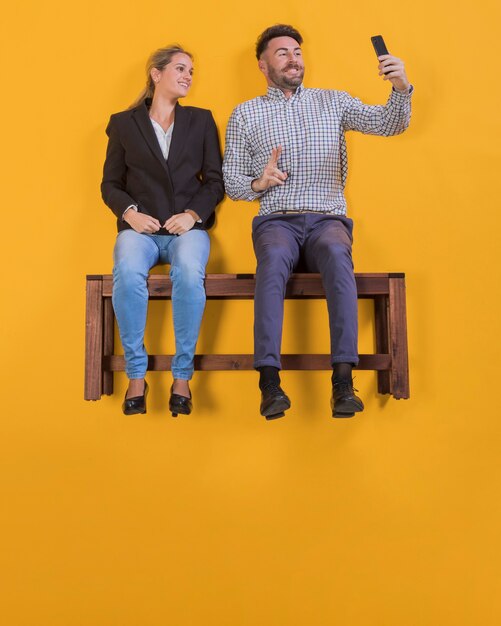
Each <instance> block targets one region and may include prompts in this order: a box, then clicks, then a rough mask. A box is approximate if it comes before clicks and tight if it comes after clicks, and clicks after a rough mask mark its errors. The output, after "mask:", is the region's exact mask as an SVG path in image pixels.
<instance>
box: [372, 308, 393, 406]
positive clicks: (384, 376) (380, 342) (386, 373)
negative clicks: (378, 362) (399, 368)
mask: <svg viewBox="0 0 501 626" xmlns="http://www.w3.org/2000/svg"><path fill="white" fill-rule="evenodd" d="M374 314H375V318H376V319H375V329H376V352H377V353H378V354H390V335H389V330H388V296H376V297H375V298H374ZM390 379H391V372H390V370H379V371H378V373H377V390H378V393H382V394H386V393H391V381H390Z"/></svg>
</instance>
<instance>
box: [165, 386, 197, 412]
mask: <svg viewBox="0 0 501 626" xmlns="http://www.w3.org/2000/svg"><path fill="white" fill-rule="evenodd" d="M192 409H193V402H192V401H191V392H190V397H189V398H187V397H186V396H180V395H179V394H178V393H174V392H173V391H172V386H171V388H170V398H169V411H170V412H171V413H172V417H177V416H178V414H179V413H181V415H189V414H190V413H191V411H192Z"/></svg>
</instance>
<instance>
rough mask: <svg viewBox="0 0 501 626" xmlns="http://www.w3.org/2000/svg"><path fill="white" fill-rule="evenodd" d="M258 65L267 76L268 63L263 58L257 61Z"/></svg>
mask: <svg viewBox="0 0 501 626" xmlns="http://www.w3.org/2000/svg"><path fill="white" fill-rule="evenodd" d="M257 66H258V68H259V69H260V70H261V72H263V74H264V75H265V76H266V63H265V62H264V61H263V60H262V59H259V61H258V62H257Z"/></svg>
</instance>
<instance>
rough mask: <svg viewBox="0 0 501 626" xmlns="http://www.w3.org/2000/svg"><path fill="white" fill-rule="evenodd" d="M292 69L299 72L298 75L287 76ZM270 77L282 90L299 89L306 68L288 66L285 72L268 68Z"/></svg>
mask: <svg viewBox="0 0 501 626" xmlns="http://www.w3.org/2000/svg"><path fill="white" fill-rule="evenodd" d="M292 67H294V68H297V69H298V70H299V72H298V74H296V76H291V77H289V76H286V75H285V74H284V72H287V71H288V70H290V69H291V68H292ZM268 75H269V77H270V79H271V80H272V81H273V83H274V84H275V85H276V86H277V87H279V88H280V89H297V87H299V85H300V84H301V83H302V82H303V76H304V68H300V67H299V66H298V65H288V66H287V67H286V68H285V69H284V70H280V71H277V70H274V69H272V68H268Z"/></svg>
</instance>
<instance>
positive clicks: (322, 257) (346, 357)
mask: <svg viewBox="0 0 501 626" xmlns="http://www.w3.org/2000/svg"><path fill="white" fill-rule="evenodd" d="M351 243H352V239H351V220H348V219H346V218H345V219H343V220H341V219H333V218H332V217H328V216H322V217H320V216H319V217H317V216H313V218H311V229H310V230H309V231H308V235H307V238H306V241H305V246H304V251H305V259H306V263H307V266H308V269H309V270H310V271H315V272H320V274H321V276H322V283H323V286H324V289H325V294H326V298H327V307H328V311H329V325H330V334H331V362H332V367H333V370H334V372H333V377H332V382H333V407H332V408H333V416H336V417H351V416H352V415H353V414H354V413H355V412H357V411H362V410H363V403H362V401H361V400H360V399H359V398H357V397H356V396H355V395H354V393H353V386H352V378H351V368H352V367H353V366H355V365H357V364H358V347H357V343H358V306H357V287H356V283H355V275H354V273H353V261H352V256H351Z"/></svg>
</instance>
